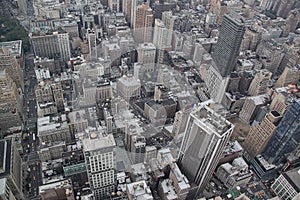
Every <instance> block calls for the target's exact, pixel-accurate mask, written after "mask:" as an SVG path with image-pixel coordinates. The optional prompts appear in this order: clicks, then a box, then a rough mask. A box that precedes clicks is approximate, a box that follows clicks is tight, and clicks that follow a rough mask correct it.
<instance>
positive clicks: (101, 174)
mask: <svg viewBox="0 0 300 200" xmlns="http://www.w3.org/2000/svg"><path fill="white" fill-rule="evenodd" d="M88 135H89V136H88V137H87V138H84V139H83V140H82V143H83V151H84V155H85V163H86V170H87V174H88V180H89V183H90V187H91V190H92V192H93V194H94V198H95V199H106V198H108V197H109V195H110V194H111V193H112V192H114V191H115V186H116V181H117V176H116V175H117V174H116V153H115V148H116V143H115V140H114V137H113V135H111V134H109V135H105V134H104V133H100V132H96V131H92V132H89V133H88Z"/></svg>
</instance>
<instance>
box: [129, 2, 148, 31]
mask: <svg viewBox="0 0 300 200" xmlns="http://www.w3.org/2000/svg"><path fill="white" fill-rule="evenodd" d="M130 1H131V17H130V18H131V21H130V24H131V28H134V24H135V21H136V11H137V7H138V6H139V5H142V4H143V3H144V2H145V0H130Z"/></svg>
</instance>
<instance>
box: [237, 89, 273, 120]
mask: <svg viewBox="0 0 300 200" xmlns="http://www.w3.org/2000/svg"><path fill="white" fill-rule="evenodd" d="M267 100H268V96H267V95H259V96H253V97H248V98H247V99H246V100H245V103H244V105H243V108H242V110H241V111H240V113H239V117H240V119H241V120H243V121H244V122H246V123H250V122H252V121H253V120H254V119H255V117H256V115H257V114H258V112H259V108H261V107H262V106H264V105H266V103H267Z"/></svg>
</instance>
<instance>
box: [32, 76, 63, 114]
mask: <svg viewBox="0 0 300 200" xmlns="http://www.w3.org/2000/svg"><path fill="white" fill-rule="evenodd" d="M34 91H35V95H36V101H37V108H38V109H37V111H38V116H39V117H43V116H47V115H50V114H54V113H57V112H58V111H63V110H64V97H63V90H62V85H61V82H60V81H51V80H50V81H48V80H45V81H41V82H40V83H39V84H38V85H37V86H36V87H35V90H34Z"/></svg>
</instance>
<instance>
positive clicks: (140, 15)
mask: <svg viewBox="0 0 300 200" xmlns="http://www.w3.org/2000/svg"><path fill="white" fill-rule="evenodd" d="M152 23H153V12H152V9H151V8H150V7H149V5H148V3H146V2H144V3H143V4H142V5H139V6H137V9H136V14H135V22H134V24H133V30H134V39H135V41H136V42H137V43H143V42H152Z"/></svg>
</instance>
